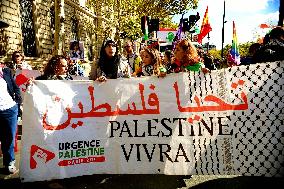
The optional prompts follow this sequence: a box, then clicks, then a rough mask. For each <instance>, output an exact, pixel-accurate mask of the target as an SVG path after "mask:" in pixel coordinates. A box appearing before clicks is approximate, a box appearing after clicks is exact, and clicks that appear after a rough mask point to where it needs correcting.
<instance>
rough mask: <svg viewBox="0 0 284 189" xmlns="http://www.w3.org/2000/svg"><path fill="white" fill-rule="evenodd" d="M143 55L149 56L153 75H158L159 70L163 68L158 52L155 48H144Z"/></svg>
mask: <svg viewBox="0 0 284 189" xmlns="http://www.w3.org/2000/svg"><path fill="white" fill-rule="evenodd" d="M143 50H144V53H145V52H146V53H148V54H149V55H150V56H151V65H153V67H154V69H153V74H154V75H160V68H161V67H163V64H162V59H161V57H160V52H159V51H158V50H157V49H155V48H148V47H146V48H144V49H143Z"/></svg>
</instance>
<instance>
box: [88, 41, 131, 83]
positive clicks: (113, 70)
mask: <svg viewBox="0 0 284 189" xmlns="http://www.w3.org/2000/svg"><path fill="white" fill-rule="evenodd" d="M129 77H130V67H129V65H128V64H127V62H125V61H123V60H122V58H121V56H120V55H119V54H118V51H117V44H116V42H115V41H113V40H111V39H107V40H106V41H105V42H104V44H103V45H102V48H101V51H100V58H99V60H98V61H97V62H96V63H94V64H93V65H92V69H91V72H90V79H92V80H97V81H100V82H103V81H106V80H107V79H117V78H129Z"/></svg>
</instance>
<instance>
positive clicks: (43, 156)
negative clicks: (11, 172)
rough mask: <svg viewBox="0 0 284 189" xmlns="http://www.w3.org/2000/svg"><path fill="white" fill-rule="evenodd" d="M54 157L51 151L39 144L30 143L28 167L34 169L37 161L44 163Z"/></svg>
mask: <svg viewBox="0 0 284 189" xmlns="http://www.w3.org/2000/svg"><path fill="white" fill-rule="evenodd" d="M54 157H55V154H54V153H53V152H50V151H48V150H45V149H43V148H40V147H39V146H36V145H32V146H31V151H30V168H31V169H35V168H37V166H38V163H41V164H43V163H44V164H46V163H47V162H48V161H50V160H52V159H53V158H54Z"/></svg>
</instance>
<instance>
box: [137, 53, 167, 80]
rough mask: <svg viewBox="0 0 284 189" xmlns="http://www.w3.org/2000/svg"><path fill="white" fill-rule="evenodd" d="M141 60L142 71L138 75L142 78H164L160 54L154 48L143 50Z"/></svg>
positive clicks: (164, 69)
mask: <svg viewBox="0 0 284 189" xmlns="http://www.w3.org/2000/svg"><path fill="white" fill-rule="evenodd" d="M143 50H144V52H143V58H142V62H143V63H142V70H141V73H139V75H142V76H152V75H155V76H158V77H165V76H166V74H167V70H166V68H165V67H164V66H163V63H162V59H161V57H160V53H159V51H158V50H157V49H155V48H144V49H143Z"/></svg>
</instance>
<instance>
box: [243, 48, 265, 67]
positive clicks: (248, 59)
mask: <svg viewBox="0 0 284 189" xmlns="http://www.w3.org/2000/svg"><path fill="white" fill-rule="evenodd" d="M260 47H261V44H259V43H253V44H251V46H250V47H249V54H248V56H246V57H242V58H241V65H250V64H253V62H254V61H253V56H254V54H255V53H256V52H257V51H258V50H259V49H260Z"/></svg>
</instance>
